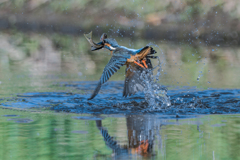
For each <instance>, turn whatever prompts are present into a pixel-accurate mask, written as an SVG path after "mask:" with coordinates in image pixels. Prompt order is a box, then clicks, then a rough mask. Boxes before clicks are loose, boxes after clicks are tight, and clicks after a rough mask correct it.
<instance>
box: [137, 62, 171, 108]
mask: <svg viewBox="0 0 240 160" xmlns="http://www.w3.org/2000/svg"><path fill="white" fill-rule="evenodd" d="M154 70H157V73H156V74H155V75H154ZM161 70H162V69H161V62H160V58H159V57H158V64H157V66H155V67H153V69H147V70H145V71H143V72H142V73H141V76H140V79H141V80H142V82H143V84H144V90H143V92H144V93H145V100H146V102H147V103H148V105H149V107H150V109H153V110H155V109H161V108H163V107H168V106H170V105H171V101H170V97H169V96H167V88H166V87H163V86H161V85H160V83H159V77H160V75H161Z"/></svg>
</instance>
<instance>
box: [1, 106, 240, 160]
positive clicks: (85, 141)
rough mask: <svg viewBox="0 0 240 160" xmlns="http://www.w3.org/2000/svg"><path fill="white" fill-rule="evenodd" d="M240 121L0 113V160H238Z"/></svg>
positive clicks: (235, 118) (236, 118)
mask: <svg viewBox="0 0 240 160" xmlns="http://www.w3.org/2000/svg"><path fill="white" fill-rule="evenodd" d="M239 117H240V115H198V116H183V117H182V118H175V116H164V115H127V116H124V115H122V114H109V115H86V114H84V115H83V114H66V113H57V114H56V113H53V112H46V111H36V110H35V111H34V110H31V111H27V112H24V111H18V110H8V109H1V113H0V141H1V143H0V159H4V160H8V159H148V158H149V159H234V160H235V159H239V157H240V154H239V152H238V151H239V149H240V146H239V143H240V141H239V135H240V125H239ZM141 143H142V144H141Z"/></svg>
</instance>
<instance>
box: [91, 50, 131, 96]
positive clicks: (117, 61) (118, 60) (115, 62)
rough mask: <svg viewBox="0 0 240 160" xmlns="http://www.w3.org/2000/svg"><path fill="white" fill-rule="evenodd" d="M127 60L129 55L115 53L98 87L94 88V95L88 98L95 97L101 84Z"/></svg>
mask: <svg viewBox="0 0 240 160" xmlns="http://www.w3.org/2000/svg"><path fill="white" fill-rule="evenodd" d="M126 61H127V57H126V56H123V55H120V54H116V55H113V56H112V58H111V59H110V61H109V62H108V64H107V65H106V67H105V68H104V70H103V73H102V76H101V78H100V80H99V82H98V85H97V87H96V89H95V90H94V92H93V94H92V96H91V97H90V98H89V99H88V100H90V99H93V98H94V97H95V96H96V95H97V94H98V92H99V90H100V88H101V85H102V84H103V83H105V82H106V81H107V80H108V79H109V78H110V77H111V76H112V75H113V74H114V73H115V72H117V70H118V69H120V67H121V66H123V65H124V64H125V63H126Z"/></svg>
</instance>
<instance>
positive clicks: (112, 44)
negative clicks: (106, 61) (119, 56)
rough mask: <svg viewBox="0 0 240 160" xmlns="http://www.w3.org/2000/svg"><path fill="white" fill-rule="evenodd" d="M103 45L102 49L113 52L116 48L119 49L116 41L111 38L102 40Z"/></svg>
mask: <svg viewBox="0 0 240 160" xmlns="http://www.w3.org/2000/svg"><path fill="white" fill-rule="evenodd" d="M103 43H104V48H106V49H108V50H110V51H114V50H116V48H117V47H119V45H118V43H117V41H116V40H115V39H112V38H107V39H104V40H103Z"/></svg>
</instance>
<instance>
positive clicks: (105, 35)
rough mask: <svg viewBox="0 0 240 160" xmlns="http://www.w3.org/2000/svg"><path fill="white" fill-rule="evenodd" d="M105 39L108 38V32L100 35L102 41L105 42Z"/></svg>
mask: <svg viewBox="0 0 240 160" xmlns="http://www.w3.org/2000/svg"><path fill="white" fill-rule="evenodd" d="M104 39H107V34H106V33H103V34H102V36H101V37H100V41H102V42H103V40H104Z"/></svg>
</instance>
